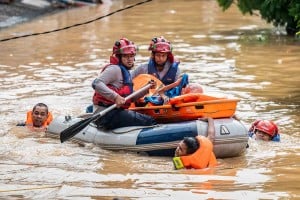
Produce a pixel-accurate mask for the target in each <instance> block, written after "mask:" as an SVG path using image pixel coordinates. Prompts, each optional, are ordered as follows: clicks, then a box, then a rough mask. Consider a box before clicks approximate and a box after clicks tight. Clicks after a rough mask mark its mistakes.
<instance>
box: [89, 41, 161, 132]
mask: <svg viewBox="0 0 300 200" xmlns="http://www.w3.org/2000/svg"><path fill="white" fill-rule="evenodd" d="M136 51H137V48H136V46H135V45H134V43H133V42H132V41H129V40H128V39H127V38H121V39H120V40H118V41H116V42H115V44H114V46H113V52H112V56H111V57H110V64H108V65H106V66H105V67H104V68H103V69H102V71H101V73H100V75H99V77H98V78H96V79H95V80H94V81H93V83H92V87H93V89H94V90H95V93H94V96H93V105H94V110H96V111H95V112H100V111H102V110H104V109H105V108H107V107H109V106H111V105H113V104H116V105H117V108H116V109H113V110H112V111H110V112H108V113H107V114H106V115H104V116H103V117H101V118H99V119H98V120H96V122H95V123H96V125H97V126H98V127H104V128H106V129H115V128H119V127H124V126H150V125H154V124H156V122H155V120H154V119H153V118H152V117H151V116H148V115H144V114H141V113H137V112H135V111H131V110H128V109H127V108H128V107H129V106H130V103H131V102H130V101H125V97H126V96H128V95H129V94H131V93H132V92H133V83H132V78H131V75H130V73H129V70H130V69H131V68H132V67H133V66H134V59H135V55H136ZM143 95H145V94H140V96H139V97H141V96H143ZM139 97H136V98H139Z"/></svg>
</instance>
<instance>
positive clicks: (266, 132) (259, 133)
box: [248, 120, 280, 142]
mask: <svg viewBox="0 0 300 200" xmlns="http://www.w3.org/2000/svg"><path fill="white" fill-rule="evenodd" d="M248 134H249V137H251V138H255V139H257V140H263V141H275V142H279V141H280V134H279V133H278V127H277V125H276V124H275V123H274V122H273V121H270V120H256V121H255V122H253V123H252V126H251V128H250V129H249V132H248Z"/></svg>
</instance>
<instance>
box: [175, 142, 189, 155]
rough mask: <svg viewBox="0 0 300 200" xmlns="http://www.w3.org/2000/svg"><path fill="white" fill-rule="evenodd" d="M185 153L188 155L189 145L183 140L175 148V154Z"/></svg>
mask: <svg viewBox="0 0 300 200" xmlns="http://www.w3.org/2000/svg"><path fill="white" fill-rule="evenodd" d="M185 155H187V146H186V144H185V143H184V142H183V141H181V142H179V144H178V146H177V148H176V150H175V156H185Z"/></svg>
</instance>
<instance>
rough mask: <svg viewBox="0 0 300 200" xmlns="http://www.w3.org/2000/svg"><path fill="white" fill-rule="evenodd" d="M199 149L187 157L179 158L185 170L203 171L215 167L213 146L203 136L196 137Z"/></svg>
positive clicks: (215, 160)
mask: <svg viewBox="0 0 300 200" xmlns="http://www.w3.org/2000/svg"><path fill="white" fill-rule="evenodd" d="M196 138H197V140H198V142H199V144H200V147H199V149H198V150H197V151H196V152H195V153H193V154H191V155H187V156H180V160H181V161H182V164H183V165H184V167H185V168H194V169H203V168H206V167H214V166H216V165H217V159H216V156H215V154H214V152H213V144H212V143H211V141H210V140H209V139H208V138H206V137H204V136H197V137H196Z"/></svg>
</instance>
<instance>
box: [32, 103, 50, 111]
mask: <svg viewBox="0 0 300 200" xmlns="http://www.w3.org/2000/svg"><path fill="white" fill-rule="evenodd" d="M38 106H39V107H45V108H47V113H48V106H47V105H46V104H44V103H37V104H36V105H35V106H34V107H33V109H32V112H33V111H34V110H35V109H36V107H38Z"/></svg>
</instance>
